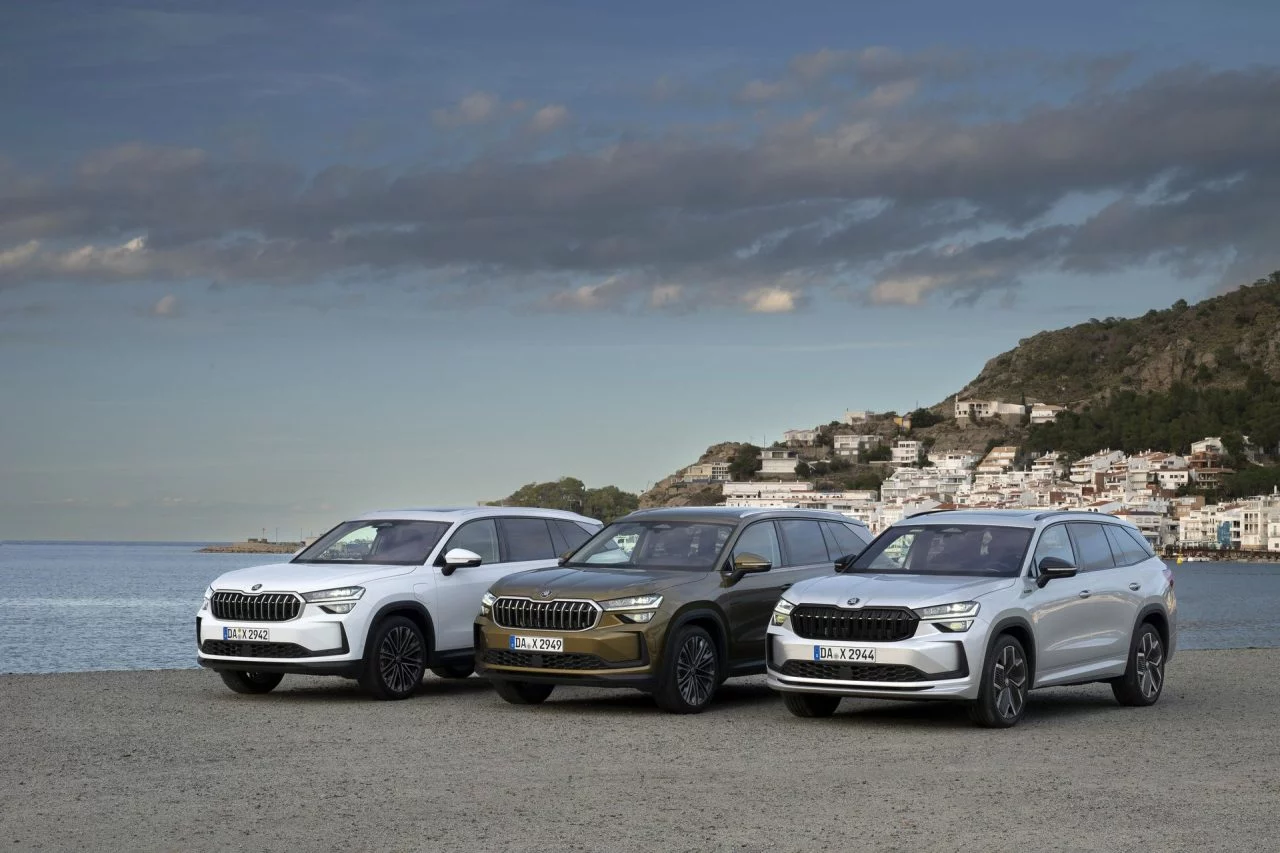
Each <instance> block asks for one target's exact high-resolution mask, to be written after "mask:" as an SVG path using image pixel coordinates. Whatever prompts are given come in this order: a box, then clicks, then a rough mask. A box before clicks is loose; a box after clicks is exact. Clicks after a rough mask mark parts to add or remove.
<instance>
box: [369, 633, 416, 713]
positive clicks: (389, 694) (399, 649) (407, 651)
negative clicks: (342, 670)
mask: <svg viewBox="0 0 1280 853" xmlns="http://www.w3.org/2000/svg"><path fill="white" fill-rule="evenodd" d="M426 661H427V641H426V639H425V638H424V637H423V636H422V630H421V629H420V628H419V627H418V626H417V625H415V624H414V623H413V622H412V621H411V620H409V619H406V618H405V617H403V616H389V617H387V618H386V619H383V620H382V621H381V622H379V623H377V624H376V625H374V626H373V629H372V630H371V631H370V632H369V639H368V641H367V646H366V649H365V660H364V671H363V672H361V673H360V678H359V681H360V686H361V687H363V688H364V689H365V691H366V692H367V693H369V695H371V696H373V697H374V698H375V699H384V700H391V701H396V700H400V699H408V698H409V697H410V696H412V695H413V694H414V691H416V690H417V689H418V685H420V684H421V683H422V675H423V673H424V672H425V671H426Z"/></svg>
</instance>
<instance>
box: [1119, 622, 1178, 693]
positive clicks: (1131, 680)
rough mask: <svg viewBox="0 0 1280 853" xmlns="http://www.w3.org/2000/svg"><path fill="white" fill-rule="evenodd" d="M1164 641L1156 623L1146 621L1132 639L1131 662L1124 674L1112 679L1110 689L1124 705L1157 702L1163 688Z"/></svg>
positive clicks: (1130, 644)
mask: <svg viewBox="0 0 1280 853" xmlns="http://www.w3.org/2000/svg"><path fill="white" fill-rule="evenodd" d="M1164 663H1165V654H1164V640H1163V639H1161V637H1160V632H1159V631H1158V630H1156V626H1155V625H1152V624H1151V623H1150V622H1143V623H1142V624H1141V625H1139V626H1138V630H1137V631H1134V633H1133V638H1132V639H1130V640H1129V663H1128V665H1127V666H1126V667H1125V669H1124V675H1122V676H1120V677H1119V678H1117V679H1115V680H1114V681H1112V682H1111V692H1112V693H1113V694H1114V695H1115V697H1116V701H1117V702H1119V703H1120V704H1121V705H1127V706H1130V707H1135V708H1145V707H1146V706H1148V705H1154V704H1155V703H1156V702H1157V701H1159V699H1160V694H1161V693H1162V692H1163V691H1164Z"/></svg>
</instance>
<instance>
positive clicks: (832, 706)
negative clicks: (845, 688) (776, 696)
mask: <svg viewBox="0 0 1280 853" xmlns="http://www.w3.org/2000/svg"><path fill="white" fill-rule="evenodd" d="M782 703H783V704H784V705H786V706H787V710H788V711H790V712H791V713H793V714H795V715H796V716H797V717H830V716H831V715H832V714H834V713H835V712H836V706H838V705H839V704H840V697H839V696H831V695H828V694H824V693H783V694H782Z"/></svg>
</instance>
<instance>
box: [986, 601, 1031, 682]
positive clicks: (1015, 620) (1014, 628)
mask: <svg viewBox="0 0 1280 853" xmlns="http://www.w3.org/2000/svg"><path fill="white" fill-rule="evenodd" d="M1003 634H1009V635H1010V636H1012V637H1015V638H1016V639H1017V640H1018V642H1019V643H1022V650H1023V651H1024V652H1026V653H1027V668H1028V669H1030V670H1031V672H1030V673H1029V675H1030V678H1029V682H1030V684H1031V686H1032V687H1035V683H1036V667H1037V662H1038V655H1037V653H1036V635H1035V631H1033V630H1032V628H1031V623H1030V622H1028V621H1027V620H1026V619H1025V618H1023V617H1021V616H1006V617H1004V618H1002V619H998V620H996V622H995V624H993V625H992V626H991V632H990V633H989V634H988V636H987V646H986V650H985V651H984V652H983V658H982V660H983V664H984V665H985V663H986V659H987V658H988V657H990V655H991V649H992V647H993V646H994V645H995V644H996V640H997V639H999V638H1000V636H1001V635H1003Z"/></svg>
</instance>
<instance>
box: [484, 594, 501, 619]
mask: <svg viewBox="0 0 1280 853" xmlns="http://www.w3.org/2000/svg"><path fill="white" fill-rule="evenodd" d="M497 600H498V596H496V595H494V594H493V593H491V592H486V593H485V594H484V595H482V596H480V615H481V616H488V615H489V614H490V613H491V612H493V603H494V602H495V601H497Z"/></svg>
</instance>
